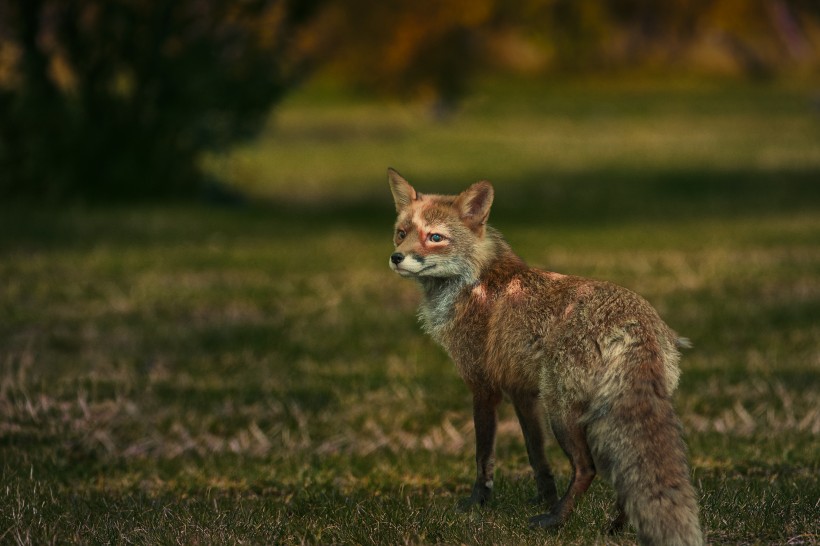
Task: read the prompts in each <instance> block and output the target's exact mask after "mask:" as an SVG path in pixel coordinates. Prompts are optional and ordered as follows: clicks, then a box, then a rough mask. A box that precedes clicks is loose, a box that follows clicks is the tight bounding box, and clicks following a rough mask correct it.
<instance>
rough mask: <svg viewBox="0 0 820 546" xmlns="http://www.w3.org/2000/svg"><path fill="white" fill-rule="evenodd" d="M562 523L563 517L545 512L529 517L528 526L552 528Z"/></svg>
mask: <svg viewBox="0 0 820 546" xmlns="http://www.w3.org/2000/svg"><path fill="white" fill-rule="evenodd" d="M562 523H564V518H562V517H561V515H560V514H556V513H553V512H547V513H546V514H539V515H537V516H535V517H532V518H530V527H532V528H533V529H537V528H541V529H554V528H556V527H560V525H561V524H562Z"/></svg>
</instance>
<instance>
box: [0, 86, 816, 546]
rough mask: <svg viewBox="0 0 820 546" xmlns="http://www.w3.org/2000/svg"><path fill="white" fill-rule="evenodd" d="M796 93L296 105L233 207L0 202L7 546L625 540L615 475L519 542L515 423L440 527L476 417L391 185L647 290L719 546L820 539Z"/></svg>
mask: <svg viewBox="0 0 820 546" xmlns="http://www.w3.org/2000/svg"><path fill="white" fill-rule="evenodd" d="M813 100H816V99H813V98H812V94H811V93H810V92H808V91H803V90H800V89H789V88H783V87H767V88H735V89H728V90H727V89H716V88H715V89H711V88H702V87H700V88H694V89H680V88H675V87H671V86H670V87H667V88H665V89H648V88H639V87H622V88H619V89H615V90H612V89H610V90H609V91H596V90H594V89H593V88H592V87H587V86H574V87H572V86H569V87H567V86H564V87H561V86H555V87H548V88H543V89H536V88H529V87H527V86H520V87H504V86H487V87H486V88H484V90H482V91H480V92H477V93H476V94H475V95H474V96H473V97H472V98H471V99H470V100H469V101H468V102H467V104H466V105H465V107H464V109H463V111H462V112H461V113H460V114H459V115H458V116H457V117H454V118H453V119H451V120H448V121H447V122H445V123H434V122H432V121H430V120H428V119H427V118H426V116H425V115H424V111H423V110H421V109H418V108H416V107H412V106H401V105H396V104H378V103H373V102H368V101H365V100H361V99H357V98H356V97H349V96H348V97H345V96H339V95H338V94H334V93H327V92H323V91H321V90H316V89H313V90H308V91H307V92H305V93H303V94H302V95H299V96H295V97H294V98H293V99H292V100H291V101H289V102H288V103H286V104H285V105H284V106H283V108H282V109H281V110H280V111H279V112H277V114H276V116H275V117H274V119H273V120H272V129H271V131H270V132H269V133H266V134H265V135H263V136H262V137H261V138H260V139H258V140H257V141H254V142H250V143H248V144H247V145H246V146H243V147H241V148H238V149H236V150H234V151H232V152H231V153H229V154H225V155H223V156H211V157H209V158H206V160H205V163H206V165H208V167H209V168H210V169H211V170H212V171H213V172H214V173H216V174H217V175H218V176H220V177H222V178H223V179H224V180H226V181H228V182H229V183H230V184H233V185H234V186H236V187H238V188H241V189H243V190H244V191H246V192H248V193H249V194H251V195H252V196H253V197H254V200H253V201H252V202H251V203H249V204H248V205H246V206H241V207H235V208H211V207H205V206H193V205H191V206H186V205H174V206H171V205H168V206H147V205H142V206H140V207H138V208H122V207H120V208H115V209H111V208H83V207H70V208H67V209H65V210H47V211H41V210H36V209H23V210H20V209H12V208H11V207H8V206H5V207H3V208H2V210H1V211H0V313H1V315H0V316H2V319H1V320H0V370H1V371H2V372H1V375H0V454H2V456H0V543H32V544H44V543H66V542H78V543H102V542H106V543H107V542H133V543H140V544H156V543H182V544H192V543H239V542H243V543H265V544H267V543H303V542H306V543H344V544H353V543H358V544H395V543H481V544H491V543H494V544H518V543H533V544H536V543H537V544H544V543H547V544H564V543H574V544H588V543H595V542H597V543H604V542H607V543H623V544H628V543H631V542H633V541H634V533H631V532H627V533H625V534H624V535H622V536H620V537H616V538H609V537H606V536H605V535H604V534H603V530H604V529H605V526H606V523H607V521H608V518H609V517H610V516H611V514H612V512H613V506H612V505H613V494H612V490H611V488H610V487H609V485H608V484H606V483H604V482H602V481H600V480H596V482H595V483H594V485H593V487H592V488H591V490H590V491H589V493H588V494H587V496H586V497H585V498H584V500H583V501H582V502H581V503H580V505H579V506H578V508H577V510H576V512H575V514H574V515H573V517H572V519H571V520H570V522H569V523H568V524H567V525H566V526H565V527H564V528H563V529H561V530H560V531H557V532H552V533H549V532H544V531H535V530H530V529H528V528H527V525H526V520H527V517H528V516H532V515H535V514H537V513H539V512H541V511H543V507H538V506H532V505H530V504H528V502H527V500H526V499H528V498H529V497H531V496H532V495H533V494H534V484H533V483H532V480H531V478H530V471H529V468H528V464H527V460H526V453H525V450H524V446H523V442H522V439H521V435H520V432H519V430H518V428H517V424H516V422H515V418H514V414H513V412H512V410H511V408H510V407H509V406H508V405H505V406H503V407H502V411H501V424H500V431H499V439H498V448H497V449H498V463H499V464H498V471H497V491H496V497H495V499H494V500H493V502H492V503H491V505H490V506H489V507H487V508H485V509H483V510H480V511H475V512H471V513H467V514H464V513H460V512H458V511H456V510H455V505H456V503H457V501H458V499H459V498H461V497H463V496H466V495H468V494H469V489H470V486H471V481H472V477H473V473H474V469H473V462H472V459H473V445H472V442H473V436H472V423H471V415H470V396H469V393H468V391H467V388H466V387H465V386H464V385H463V384H462V383H461V381H460V380H459V379H458V377H457V375H456V373H455V370H454V368H453V366H452V365H451V364H450V363H449V361H448V359H447V357H446V355H445V354H444V353H443V352H442V351H441V350H440V349H439V348H437V347H436V346H435V345H434V344H433V343H432V342H431V341H430V340H429V339H427V338H426V337H425V336H424V335H422V333H421V332H420V329H419V327H418V325H417V324H416V320H415V307H416V305H417V302H418V294H417V292H416V289H415V287H414V286H413V284H412V283H410V282H408V281H404V280H402V279H399V278H397V277H395V276H393V275H392V274H391V273H390V271H389V270H388V268H387V265H386V264H387V256H388V255H389V253H390V252H391V245H390V230H391V226H392V222H393V208H392V202H391V199H390V196H389V191H388V188H387V184H386V174H385V168H386V167H387V166H388V165H392V166H394V167H396V168H398V169H399V170H400V171H401V172H402V173H403V174H404V175H406V176H407V177H408V178H409V179H410V180H411V181H413V182H415V183H416V184H417V187H418V188H419V189H420V190H421V191H456V190H458V189H460V188H462V187H464V186H466V185H467V184H468V183H470V182H472V181H474V180H475V179H479V178H489V179H490V180H492V181H493V182H494V183H495V185H496V205H495V208H494V210H493V214H492V217H491V221H492V222H493V224H494V225H495V226H496V227H498V228H499V229H500V230H501V231H502V232H503V233H505V235H506V236H507V238H508V239H509V240H510V242H511V243H512V244H513V246H514V248H516V250H517V251H518V252H519V253H520V254H521V255H522V256H523V257H524V258H525V259H526V260H527V261H528V262H530V263H532V264H534V265H539V266H542V267H546V268H549V269H552V270H556V271H561V272H565V273H573V274H579V275H587V276H591V277H596V278H603V279H608V280H612V281H615V282H617V283H620V284H623V285H625V286H627V287H629V288H632V289H634V290H636V291H638V292H640V293H641V294H643V295H644V296H646V297H647V298H648V299H649V300H650V301H651V302H652V303H653V304H655V305H656V307H658V309H659V310H660V311H661V313H662V315H663V316H664V317H665V318H666V319H667V321H668V322H669V323H670V324H671V325H672V326H673V327H674V328H676V329H677V330H678V331H680V332H681V333H682V334H683V335H686V336H687V337H689V338H691V339H692V340H693V342H694V344H695V348H694V349H693V350H691V351H688V352H687V353H686V355H685V356H684V359H683V361H682V368H683V377H682V381H681V385H680V388H679V391H678V392H677V394H676V399H675V403H676V407H677V408H678V410H679V413H680V415H681V418H682V420H683V422H684V425H685V428H686V434H687V441H688V444H689V447H690V452H691V462H692V466H693V476H694V481H695V484H696V486H697V488H698V491H699V495H700V505H701V510H702V520H703V523H704V526H705V528H706V530H707V538H708V540H709V541H710V542H713V543H727V544H737V543H763V544H769V543H771V544H783V543H787V542H791V543H792V544H806V543H817V542H818V541H820V524H818V519H819V518H818V516H817V515H818V513H819V512H818V511H819V510H820V478H818V476H820V457H818V454H820V322H818V317H820V282H818V279H820V113H818V112H817V110H816V106H812V104H813V102H812V101H813ZM814 104H816V103H814ZM548 449H549V454H550V459H551V460H552V461H553V463H554V466H555V469H556V471H557V473H558V476H559V487H564V486H566V483H567V480H568V475H569V470H570V469H569V465H568V463H567V461H566V459H565V458H564V456H563V455H562V454H561V452H560V450H559V449H558V448H557V447H556V446H555V443H554V442H551V443H550V444H549V446H548Z"/></svg>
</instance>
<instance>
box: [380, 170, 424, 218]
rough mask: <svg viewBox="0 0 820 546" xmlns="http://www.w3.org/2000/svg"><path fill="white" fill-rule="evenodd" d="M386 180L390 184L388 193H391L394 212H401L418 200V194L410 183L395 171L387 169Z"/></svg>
mask: <svg viewBox="0 0 820 546" xmlns="http://www.w3.org/2000/svg"><path fill="white" fill-rule="evenodd" d="M387 180H388V181H389V182H390V191H391V192H393V201H394V202H395V203H396V212H401V211H402V210H403V209H404V208H405V207H407V206H409V205H410V203H412V202H413V201H415V200H416V199H418V198H419V195H418V193H417V192H416V190H415V189H414V188H413V186H411V185H410V183H409V182H408V181H407V180H405V179H404V177H402V175H400V174H399V173H398V172H396V170H395V169H387Z"/></svg>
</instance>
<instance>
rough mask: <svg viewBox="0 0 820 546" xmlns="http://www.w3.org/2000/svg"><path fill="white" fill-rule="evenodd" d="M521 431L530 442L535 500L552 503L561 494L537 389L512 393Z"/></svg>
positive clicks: (547, 503)
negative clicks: (556, 484) (546, 438)
mask: <svg viewBox="0 0 820 546" xmlns="http://www.w3.org/2000/svg"><path fill="white" fill-rule="evenodd" d="M510 396H511V398H512V402H513V406H514V407H515V413H516V415H517V416H518V422H519V423H520V424H521V432H523V433H524V442H525V443H526V445H527V455H528V457H529V460H530V466H532V470H533V473H534V474H535V483H536V486H537V488H538V494H537V495H536V496H535V498H534V499H532V502H533V503H538V504H540V503H545V504H546V505H547V506H552V505H554V504H555V503H556V502H558V493H557V491H556V489H555V478H554V477H553V475H552V469H551V468H550V465H549V462H548V461H547V454H546V451H545V446H544V443H545V434H546V424H545V421H544V408H543V406H542V404H541V400H540V399H539V398H538V392H537V391H534V392H529V391H525V392H513V393H510Z"/></svg>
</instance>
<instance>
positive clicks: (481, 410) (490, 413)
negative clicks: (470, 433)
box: [459, 391, 501, 510]
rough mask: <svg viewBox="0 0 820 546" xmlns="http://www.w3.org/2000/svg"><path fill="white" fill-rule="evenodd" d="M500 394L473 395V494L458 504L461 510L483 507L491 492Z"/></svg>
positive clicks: (483, 393)
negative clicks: (474, 469) (474, 462)
mask: <svg viewBox="0 0 820 546" xmlns="http://www.w3.org/2000/svg"><path fill="white" fill-rule="evenodd" d="M499 402H501V392H500V391H499V392H489V393H488V392H475V393H473V422H474V424H475V460H476V480H475V485H473V493H472V495H470V496H469V497H468V498H466V499H464V500H462V501H461V502H460V503H459V507H460V508H461V509H462V510H469V509H470V508H472V507H473V506H476V505H479V506H481V505H483V504H484V503H485V502H487V500H488V499H489V498H490V495H491V494H492V492H493V470H494V467H495V453H494V452H495V431H496V425H497V415H496V409H497V408H498V404H499Z"/></svg>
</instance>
